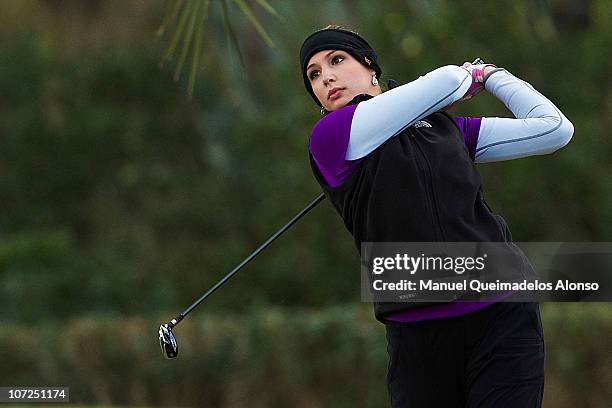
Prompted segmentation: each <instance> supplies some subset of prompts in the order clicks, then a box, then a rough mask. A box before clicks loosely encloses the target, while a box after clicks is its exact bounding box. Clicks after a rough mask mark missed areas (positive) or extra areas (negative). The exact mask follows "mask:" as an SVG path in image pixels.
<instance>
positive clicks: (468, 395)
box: [300, 27, 573, 408]
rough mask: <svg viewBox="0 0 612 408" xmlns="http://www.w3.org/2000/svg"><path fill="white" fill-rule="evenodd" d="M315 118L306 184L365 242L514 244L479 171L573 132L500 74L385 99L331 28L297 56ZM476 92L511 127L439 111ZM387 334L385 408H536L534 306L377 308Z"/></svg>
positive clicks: (348, 35) (450, 77)
mask: <svg viewBox="0 0 612 408" xmlns="http://www.w3.org/2000/svg"><path fill="white" fill-rule="evenodd" d="M300 64H301V71H302V75H303V78H304V84H305V86H306V90H307V91H308V92H309V93H310V95H311V96H312V98H313V99H314V101H315V102H316V103H317V105H319V106H320V107H321V114H322V115H323V117H322V118H321V119H320V120H319V121H318V122H317V123H316V124H315V126H314V128H313V130H312V132H311V136H310V140H309V143H308V149H309V155H310V162H311V166H312V170H313V173H314V175H315V177H316V179H317V181H318V182H319V184H320V185H321V187H322V189H323V191H324V192H325V195H326V197H327V198H328V199H329V200H330V202H331V203H332V204H333V206H334V207H335V209H336V210H337V211H338V213H339V214H340V216H341V217H342V218H343V220H344V223H345V225H346V227H347V229H348V230H349V232H350V233H351V234H352V235H353V237H354V239H355V243H356V245H357V248H358V250H359V251H361V249H360V244H361V243H362V242H440V241H446V242H459V241H462V242H510V241H511V240H512V237H511V235H510V232H509V230H508V228H507V226H506V224H505V222H504V220H503V218H501V217H500V216H499V215H497V214H494V213H493V212H492V210H491V208H490V207H489V206H488V205H487V204H486V202H485V201H484V199H483V196H482V189H481V180H480V175H479V173H478V170H477V169H476V167H475V163H484V162H492V161H500V160H509V159H515V158H519V157H527V156H532V155H541V154H547V153H552V152H554V151H555V150H557V149H559V148H561V147H563V146H565V145H566V144H567V143H568V142H569V140H570V139H571V137H572V134H573V126H572V124H571V123H570V121H569V120H568V119H567V118H566V117H565V116H564V115H563V114H562V113H561V111H560V110H559V109H558V108H557V107H556V106H555V105H554V104H553V103H552V102H551V101H549V100H548V99H547V98H546V97H544V96H543V95H542V94H540V93H539V92H538V91H536V90H535V89H534V88H533V87H532V86H531V85H530V84H528V83H527V82H525V81H522V80H520V79H518V78H517V77H515V76H513V75H512V74H511V73H510V72H508V71H507V70H506V69H502V68H497V67H496V66H494V65H484V64H483V65H472V64H469V63H465V64H463V66H455V65H447V66H443V67H441V68H438V69H435V70H433V71H431V72H429V73H427V74H426V75H424V76H422V77H419V78H418V79H417V80H415V81H412V82H410V83H407V84H405V85H402V86H396V87H393V84H392V83H391V81H390V84H389V88H391V89H389V90H387V91H385V92H382V90H381V88H380V85H379V83H378V79H379V78H380V75H381V68H380V66H379V64H378V61H377V57H376V53H375V52H374V50H373V49H372V47H371V46H370V45H369V44H368V42H367V41H366V40H364V39H363V38H362V37H360V36H359V35H358V34H356V33H354V32H351V31H348V30H345V29H342V28H340V27H328V28H326V29H323V30H320V31H316V32H315V33H313V34H311V35H310V36H309V37H307V38H306V40H305V41H304V43H303V45H302V48H301V51H300ZM482 89H486V90H487V91H488V92H490V93H491V94H493V95H494V96H495V97H496V98H497V99H499V100H500V101H501V102H502V103H503V104H504V105H505V106H506V107H507V108H508V109H509V110H510V111H511V112H512V113H513V114H514V116H515V118H467V117H451V116H449V115H448V114H446V113H445V112H444V110H445V109H447V108H448V107H449V106H451V105H452V104H454V103H456V102H458V101H461V100H465V99H467V98H469V97H470V96H472V95H474V94H476V93H477V92H479V91H480V90H482ZM375 315H376V318H377V319H378V320H380V321H381V322H383V323H384V324H385V327H386V332H387V341H388V344H387V352H388V354H389V366H388V372H387V387H388V392H389V396H390V400H391V405H392V406H393V407H416V408H435V407H443V408H452V407H495V408H501V407H511V408H519V407H520V408H529V407H540V406H541V402H542V395H543V386H544V339H543V333H542V326H541V320H540V311H539V305H538V303H537V302H450V303H444V304H427V303H416V302H413V303H408V302H405V303H382V302H381V303H375Z"/></svg>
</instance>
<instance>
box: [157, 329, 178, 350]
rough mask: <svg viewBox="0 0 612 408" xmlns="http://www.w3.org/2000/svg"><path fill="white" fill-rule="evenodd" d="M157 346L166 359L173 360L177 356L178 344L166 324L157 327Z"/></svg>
mask: <svg viewBox="0 0 612 408" xmlns="http://www.w3.org/2000/svg"><path fill="white" fill-rule="evenodd" d="M159 346H160V347H161V349H162V353H163V354H164V356H166V358H174V357H176V356H177V355H178V344H177V343H176V337H174V334H173V333H172V329H171V328H170V327H168V325H167V324H162V325H161V326H159Z"/></svg>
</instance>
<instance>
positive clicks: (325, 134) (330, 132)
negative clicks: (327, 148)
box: [310, 105, 357, 145]
mask: <svg viewBox="0 0 612 408" xmlns="http://www.w3.org/2000/svg"><path fill="white" fill-rule="evenodd" d="M356 108H357V105H347V106H345V107H343V108H340V109H338V110H335V111H333V112H329V113H327V114H326V115H325V116H323V117H322V118H321V119H319V120H318V121H317V123H315V125H314V126H313V128H312V131H311V132H310V143H311V145H312V144H313V143H315V144H320V143H328V142H330V140H329V139H330V138H331V139H337V138H344V137H343V136H346V137H348V136H349V134H350V130H351V123H352V121H353V115H354V114H355V109H356Z"/></svg>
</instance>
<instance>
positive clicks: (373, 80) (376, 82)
mask: <svg viewBox="0 0 612 408" xmlns="http://www.w3.org/2000/svg"><path fill="white" fill-rule="evenodd" d="M372 85H374V86H376V85H378V78H376V74H374V75H372Z"/></svg>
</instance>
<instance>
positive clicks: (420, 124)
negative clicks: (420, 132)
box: [413, 120, 432, 128]
mask: <svg viewBox="0 0 612 408" xmlns="http://www.w3.org/2000/svg"><path fill="white" fill-rule="evenodd" d="M413 126H414V127H415V128H420V127H432V126H431V124H430V123H429V122H426V121H424V120H417V121H416V122H414V125H413Z"/></svg>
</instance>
